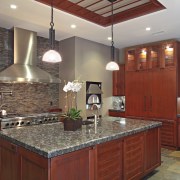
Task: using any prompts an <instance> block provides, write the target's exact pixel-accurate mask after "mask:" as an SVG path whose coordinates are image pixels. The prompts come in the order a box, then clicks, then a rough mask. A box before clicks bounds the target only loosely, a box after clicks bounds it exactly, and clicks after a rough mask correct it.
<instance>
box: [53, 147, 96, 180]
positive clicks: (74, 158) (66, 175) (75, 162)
mask: <svg viewBox="0 0 180 180" xmlns="http://www.w3.org/2000/svg"><path fill="white" fill-rule="evenodd" d="M91 150H93V149H92V148H86V149H82V150H78V151H75V152H72V153H68V154H65V155H61V156H57V157H54V158H52V159H51V180H59V179H61V180H67V179H71V180H79V179H83V180H89V179H94V176H93V174H91V173H93V170H92V171H91V167H92V164H93V162H92V164H91V161H90V157H92V156H91V155H92V154H91Z"/></svg>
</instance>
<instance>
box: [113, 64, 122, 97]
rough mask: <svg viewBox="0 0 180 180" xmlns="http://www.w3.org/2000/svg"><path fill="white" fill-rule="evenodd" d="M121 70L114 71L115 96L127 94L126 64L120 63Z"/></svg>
mask: <svg viewBox="0 0 180 180" xmlns="http://www.w3.org/2000/svg"><path fill="white" fill-rule="evenodd" d="M119 67H120V68H119V71H113V96H124V94H125V65H124V64H121V65H119Z"/></svg>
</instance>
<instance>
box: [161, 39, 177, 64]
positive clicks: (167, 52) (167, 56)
mask: <svg viewBox="0 0 180 180" xmlns="http://www.w3.org/2000/svg"><path fill="white" fill-rule="evenodd" d="M176 45H177V43H176V42H175V41H167V42H164V43H162V59H161V68H169V67H173V66H174V67H175V66H176V61H177V59H176V58H177V57H176V51H177V49H176Z"/></svg>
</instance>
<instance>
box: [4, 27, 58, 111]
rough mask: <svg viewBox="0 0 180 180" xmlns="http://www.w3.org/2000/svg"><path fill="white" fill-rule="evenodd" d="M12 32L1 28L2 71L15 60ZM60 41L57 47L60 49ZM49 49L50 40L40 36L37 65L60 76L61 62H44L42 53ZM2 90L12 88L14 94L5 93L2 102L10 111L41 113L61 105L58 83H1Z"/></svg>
mask: <svg viewBox="0 0 180 180" xmlns="http://www.w3.org/2000/svg"><path fill="white" fill-rule="evenodd" d="M10 38H11V37H10V33H9V31H8V30H7V29H4V28H0V71H1V70H2V69H4V68H6V67H7V66H9V65H11V64H12V62H13V58H12V52H13V50H12V48H11V46H10V41H11V39H10ZM58 47H59V42H56V44H55V48H56V50H58ZM48 49H49V40H48V39H46V38H42V37H38V39H37V66H38V67H40V68H41V69H43V70H45V71H47V72H49V73H51V74H52V75H54V76H56V77H59V64H50V63H45V62H42V61H41V59H42V55H43V54H44V52H45V51H47V50H48ZM0 90H12V91H13V95H12V96H9V95H4V96H3V99H2V98H0V100H1V102H0V103H5V104H6V105H7V108H6V110H7V112H10V113H20V114H24V113H41V112H47V110H48V109H49V108H51V107H58V106H59V85H58V84H25V83H23V84H11V83H7V84H6V83H0Z"/></svg>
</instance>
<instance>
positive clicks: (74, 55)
mask: <svg viewBox="0 0 180 180" xmlns="http://www.w3.org/2000/svg"><path fill="white" fill-rule="evenodd" d="M60 51H61V53H62V56H63V61H64V63H62V64H61V65H60V77H63V78H62V80H66V81H72V80H74V79H79V80H82V81H98V82H102V91H103V95H102V97H103V107H102V110H101V113H102V115H106V114H107V112H108V109H109V108H110V107H111V102H112V101H111V100H112V72H110V71H106V70H105V66H106V64H107V63H108V62H109V60H110V47H109V46H105V45H103V44H100V43H96V42H92V41H88V40H85V39H82V38H78V37H72V38H70V39H66V40H63V41H61V42H60ZM116 54H117V55H116V57H117V58H118V57H119V56H118V51H117V53H116ZM73 66H74V67H73ZM69 72H70V74H69ZM63 86H64V84H63V85H61V88H60V99H61V104H60V107H61V108H62V109H65V93H64V92H63V91H62V88H63ZM85 89H86V87H85V85H84V86H83V88H82V89H81V91H80V92H78V98H77V101H78V108H79V109H82V110H83V111H82V116H83V117H84V118H85V117H86V116H90V115H92V112H90V111H86V108H85V107H86V99H85V98H86V91H85ZM63 99H64V100H63Z"/></svg>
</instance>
